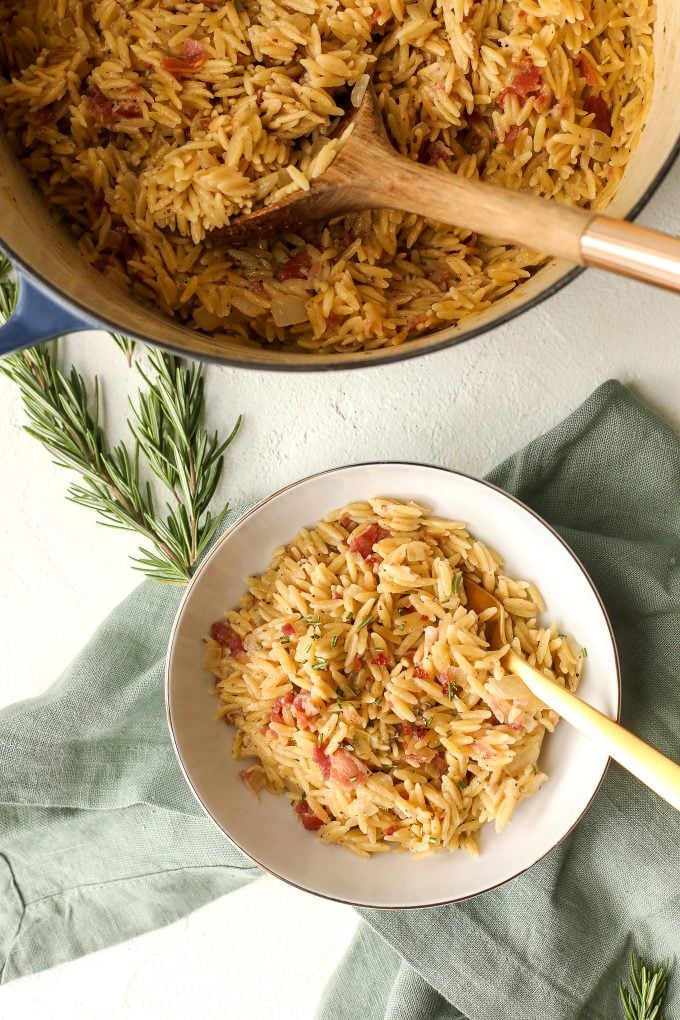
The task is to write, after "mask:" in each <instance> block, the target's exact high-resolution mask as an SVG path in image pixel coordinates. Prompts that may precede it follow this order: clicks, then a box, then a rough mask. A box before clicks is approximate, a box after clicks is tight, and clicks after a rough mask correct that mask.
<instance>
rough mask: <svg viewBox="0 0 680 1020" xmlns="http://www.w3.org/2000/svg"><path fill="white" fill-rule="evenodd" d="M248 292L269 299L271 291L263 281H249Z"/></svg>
mask: <svg viewBox="0 0 680 1020" xmlns="http://www.w3.org/2000/svg"><path fill="white" fill-rule="evenodd" d="M248 290H252V292H253V294H257V295H258V297H264V298H267V297H269V291H268V290H267V288H266V287H265V285H264V283H263V282H262V280H249V281H248Z"/></svg>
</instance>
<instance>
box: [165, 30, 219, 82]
mask: <svg viewBox="0 0 680 1020" xmlns="http://www.w3.org/2000/svg"><path fill="white" fill-rule="evenodd" d="M207 59H208V52H207V50H206V48H205V46H204V45H203V43H202V42H199V41H198V39H185V40H184V42H183V44H182V50H181V52H180V53H179V54H178V55H177V56H174V57H163V59H162V60H161V63H160V66H161V68H162V70H163V71H167V72H168V74H171V75H173V77H175V78H177V80H178V81H181V79H182V78H186V77H188V76H189V75H192V74H196V73H197V72H198V71H200V70H201V68H202V67H203V65H204V64H205V62H206V60H207Z"/></svg>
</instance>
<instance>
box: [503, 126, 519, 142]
mask: <svg viewBox="0 0 680 1020" xmlns="http://www.w3.org/2000/svg"><path fill="white" fill-rule="evenodd" d="M519 132H520V127H519V124H511V125H510V127H509V128H508V130H507V131H506V132H505V137H504V138H503V144H504V145H509V144H510V143H512V142H514V141H516V140H517V138H518V137H519Z"/></svg>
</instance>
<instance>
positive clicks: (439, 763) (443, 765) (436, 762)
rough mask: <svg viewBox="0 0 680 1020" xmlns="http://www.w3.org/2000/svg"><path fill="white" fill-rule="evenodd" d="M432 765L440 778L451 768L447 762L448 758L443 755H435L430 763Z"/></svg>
mask: <svg viewBox="0 0 680 1020" xmlns="http://www.w3.org/2000/svg"><path fill="white" fill-rule="evenodd" d="M430 765H431V766H432V768H433V769H434V770H435V772H436V773H437V774H438V775H440V776H443V775H444V773H445V772H448V771H449V766H448V764H447V762H446V758H445V757H444V756H443V755H442V754H437V755H435V757H434V758H433V759H432V761H431V762H430Z"/></svg>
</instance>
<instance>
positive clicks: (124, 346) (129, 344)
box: [111, 333, 135, 368]
mask: <svg viewBox="0 0 680 1020" xmlns="http://www.w3.org/2000/svg"><path fill="white" fill-rule="evenodd" d="M111 339H112V340H113V342H114V343H115V344H117V345H118V346H119V347H120V349H121V351H122V352H123V354H124V355H125V360H126V361H127V363H128V368H131V367H132V358H133V356H134V353H135V342H134V340H131V339H130V337H129V336H123V334H122V333H112V334H111Z"/></svg>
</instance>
